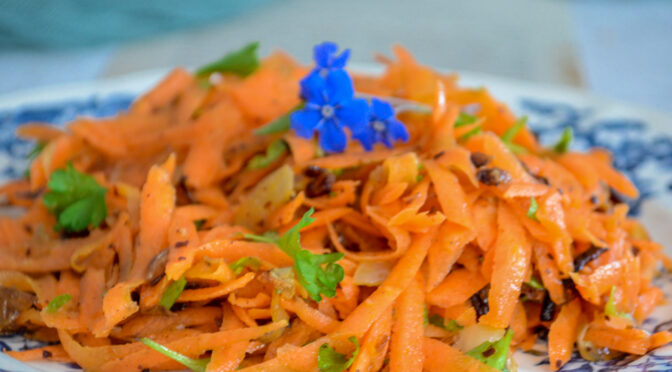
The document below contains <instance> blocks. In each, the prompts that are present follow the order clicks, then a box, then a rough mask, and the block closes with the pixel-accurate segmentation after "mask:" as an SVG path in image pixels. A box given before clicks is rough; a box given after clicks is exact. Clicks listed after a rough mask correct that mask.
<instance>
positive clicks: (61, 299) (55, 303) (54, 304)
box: [47, 293, 72, 314]
mask: <svg viewBox="0 0 672 372" xmlns="http://www.w3.org/2000/svg"><path fill="white" fill-rule="evenodd" d="M70 300H72V295H70V294H67V293H65V294H62V295H58V296H56V297H54V298H52V299H51V301H49V304H48V305H47V312H48V313H50V314H53V313H55V312H57V311H58V309H60V308H61V307H63V305H65V304H67V303H68V302H69V301H70Z"/></svg>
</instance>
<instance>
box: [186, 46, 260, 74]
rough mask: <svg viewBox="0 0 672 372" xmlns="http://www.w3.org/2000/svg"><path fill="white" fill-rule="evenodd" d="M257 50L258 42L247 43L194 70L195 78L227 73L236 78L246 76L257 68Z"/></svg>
mask: <svg viewBox="0 0 672 372" xmlns="http://www.w3.org/2000/svg"><path fill="white" fill-rule="evenodd" d="M258 48H259V42H258V41H255V42H253V43H249V44H247V45H245V46H244V47H242V48H240V49H238V50H236V51H233V52H230V53H228V54H226V55H225V56H224V57H222V58H220V59H218V60H216V61H215V62H212V63H210V64H207V65H205V66H203V67H201V68H199V69H198V70H196V76H197V77H206V76H208V75H210V74H212V73H214V72H229V73H232V74H235V75H238V76H247V75H249V74H251V73H253V72H254V71H255V70H256V69H257V67H259V56H258V55H257V49H258Z"/></svg>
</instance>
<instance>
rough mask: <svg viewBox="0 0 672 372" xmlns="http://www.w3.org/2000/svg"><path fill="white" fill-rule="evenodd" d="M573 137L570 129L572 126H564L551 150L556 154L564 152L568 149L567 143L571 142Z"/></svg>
mask: <svg viewBox="0 0 672 372" xmlns="http://www.w3.org/2000/svg"><path fill="white" fill-rule="evenodd" d="M573 139H574V131H572V127H567V128H565V130H564V131H562V135H560V140H559V141H558V143H556V144H555V146H553V150H554V151H555V152H557V153H558V154H564V153H566V152H567V151H569V145H571V144H572V140H573Z"/></svg>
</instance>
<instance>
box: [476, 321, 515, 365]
mask: <svg viewBox="0 0 672 372" xmlns="http://www.w3.org/2000/svg"><path fill="white" fill-rule="evenodd" d="M512 339H513V331H512V330H511V329H510V328H509V329H508V330H507V331H506V333H505V334H504V337H502V338H501V339H500V340H499V341H495V342H489V341H486V342H484V343H482V344H480V345H478V346H476V347H475V348H473V349H471V350H470V351H468V352H467V355H469V356H471V357H472V358H475V359H478V360H480V361H481V362H483V363H485V364H487V365H489V366H490V367H492V368H495V369H498V370H500V371H508V369H507V368H506V359H507V357H508V354H509V345H511V340H512Z"/></svg>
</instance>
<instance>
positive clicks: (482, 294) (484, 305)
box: [469, 284, 490, 318]
mask: <svg viewBox="0 0 672 372" xmlns="http://www.w3.org/2000/svg"><path fill="white" fill-rule="evenodd" d="M489 292H490V285H489V284H488V285H486V286H485V287H483V288H482V289H481V290H480V291H478V292H476V293H474V295H473V296H471V298H469V300H470V301H471V305H472V306H473V307H474V310H476V315H477V318H480V317H481V316H483V315H485V314H487V313H488V311H490V305H489V304H488V293H489Z"/></svg>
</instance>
